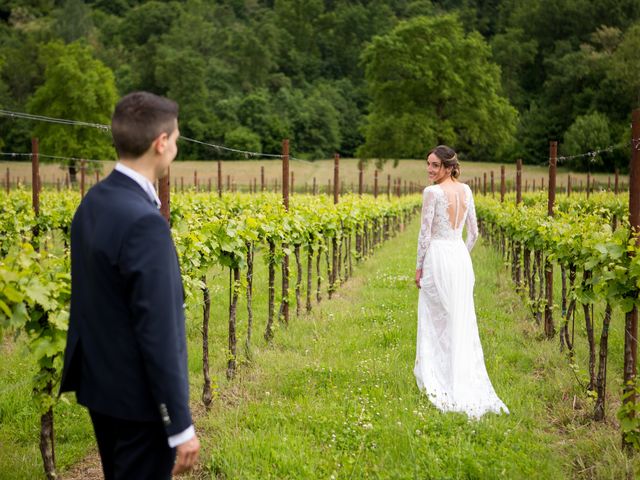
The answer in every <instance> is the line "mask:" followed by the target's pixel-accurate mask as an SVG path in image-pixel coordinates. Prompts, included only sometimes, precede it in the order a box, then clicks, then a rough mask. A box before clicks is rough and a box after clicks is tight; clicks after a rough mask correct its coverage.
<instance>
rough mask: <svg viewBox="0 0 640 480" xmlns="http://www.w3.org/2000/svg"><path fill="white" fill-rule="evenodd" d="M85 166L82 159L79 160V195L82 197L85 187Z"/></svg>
mask: <svg viewBox="0 0 640 480" xmlns="http://www.w3.org/2000/svg"><path fill="white" fill-rule="evenodd" d="M86 170H87V169H86V166H85V163H84V160H80V197H84V189H85V181H84V180H85V172H86Z"/></svg>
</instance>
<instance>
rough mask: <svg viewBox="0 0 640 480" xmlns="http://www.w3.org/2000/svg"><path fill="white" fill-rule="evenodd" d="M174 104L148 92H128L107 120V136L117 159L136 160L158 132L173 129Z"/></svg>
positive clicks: (176, 106)
mask: <svg viewBox="0 0 640 480" xmlns="http://www.w3.org/2000/svg"><path fill="white" fill-rule="evenodd" d="M177 119H178V104H177V103H176V102H174V101H173V100H169V99H168V98H164V97H160V96H158V95H154V94H153V93H149V92H132V93H129V94H128V95H125V96H124V97H122V99H120V101H119V102H118V104H117V105H116V109H115V111H114V112H113V116H112V117H111V135H112V136H113V144H114V146H115V147H116V152H117V153H118V157H120V158H138V157H140V156H141V155H142V154H144V152H146V151H147V150H148V149H149V147H150V146H151V143H152V142H153V141H154V140H155V139H156V138H157V137H158V135H160V134H161V133H166V134H168V135H171V133H172V132H173V131H174V130H175V128H176V120H177Z"/></svg>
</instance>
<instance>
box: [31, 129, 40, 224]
mask: <svg viewBox="0 0 640 480" xmlns="http://www.w3.org/2000/svg"><path fill="white" fill-rule="evenodd" d="M31 203H32V206H33V213H34V214H35V216H36V217H37V216H38V215H40V159H39V151H38V139H37V138H35V137H34V138H32V139H31ZM35 228H36V229H37V227H35ZM34 234H35V235H37V234H38V233H37V231H36V232H34Z"/></svg>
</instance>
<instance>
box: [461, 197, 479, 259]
mask: <svg viewBox="0 0 640 480" xmlns="http://www.w3.org/2000/svg"><path fill="white" fill-rule="evenodd" d="M467 195H468V196H469V211H468V212H467V219H466V221H465V226H466V227H467V239H466V240H465V242H464V243H465V245H466V246H467V250H469V251H471V249H472V248H473V246H474V245H475V243H476V240H477V239H478V220H477V219H476V206H475V203H473V194H472V193H471V189H468V190H467Z"/></svg>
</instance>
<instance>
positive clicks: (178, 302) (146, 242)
mask: <svg viewBox="0 0 640 480" xmlns="http://www.w3.org/2000/svg"><path fill="white" fill-rule="evenodd" d="M154 213H155V212H154ZM120 268H121V271H122V273H123V276H124V278H125V281H126V288H127V291H128V294H129V297H128V301H129V307H130V311H131V319H132V322H133V331H134V335H135V337H136V341H137V344H138V347H139V349H140V353H141V356H142V359H143V362H144V368H145V371H146V373H147V377H148V378H147V380H148V382H149V386H150V389H151V394H152V396H153V399H154V400H155V402H156V405H157V408H158V411H159V413H160V417H161V418H162V421H163V423H164V425H165V430H166V432H167V435H168V436H171V435H175V434H177V433H180V432H182V431H183V430H185V429H186V428H188V427H189V426H190V425H191V424H192V420H191V413H190V410H189V381H188V368H187V350H186V338H185V322H184V309H183V302H184V296H183V289H182V278H181V276H180V267H179V265H178V259H177V255H176V251H175V246H174V244H173V240H172V238H171V232H170V230H169V227H168V225H167V223H166V221H165V220H164V218H163V217H162V216H160V215H158V214H149V215H146V216H143V217H142V218H140V219H139V220H137V221H136V222H135V223H134V224H133V226H132V227H131V228H130V230H129V232H128V234H127V236H126V237H125V239H124V241H123V246H122V252H121V255H120Z"/></svg>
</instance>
